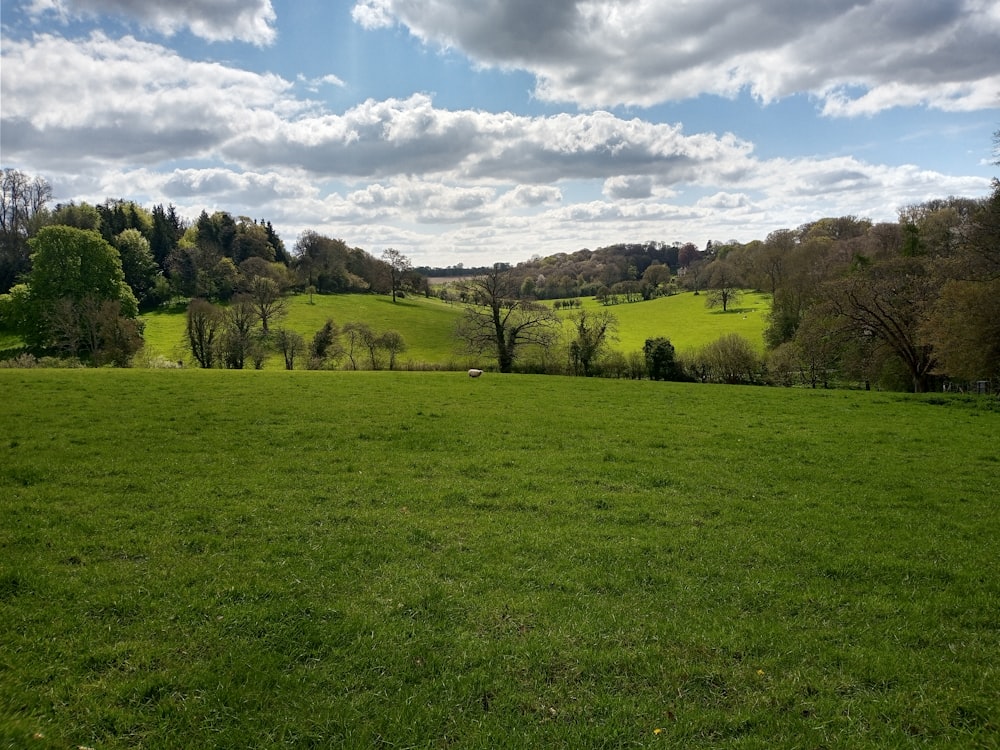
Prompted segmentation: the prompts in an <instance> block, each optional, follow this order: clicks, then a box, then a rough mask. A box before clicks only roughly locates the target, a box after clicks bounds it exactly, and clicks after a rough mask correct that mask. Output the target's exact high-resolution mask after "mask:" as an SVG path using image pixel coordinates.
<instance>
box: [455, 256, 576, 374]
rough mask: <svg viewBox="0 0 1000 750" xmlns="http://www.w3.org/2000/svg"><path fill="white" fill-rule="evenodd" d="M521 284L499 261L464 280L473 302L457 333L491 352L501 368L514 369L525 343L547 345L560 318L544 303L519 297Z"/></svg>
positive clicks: (475, 346) (479, 349)
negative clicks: (472, 277) (482, 271)
mask: <svg viewBox="0 0 1000 750" xmlns="http://www.w3.org/2000/svg"><path fill="white" fill-rule="evenodd" d="M518 287H519V285H518V284H517V281H516V279H514V277H513V275H512V274H511V272H510V268H509V266H507V265H506V264H502V263H498V264H496V265H494V266H493V268H491V269H489V270H488V271H487V272H486V273H484V274H483V275H482V276H478V277H476V278H474V279H472V280H470V281H468V282H466V284H465V292H466V294H467V297H468V299H470V300H471V304H470V305H469V306H468V307H466V309H465V312H464V313H463V315H462V318H461V320H460V321H459V323H458V327H457V329H456V335H457V336H458V338H459V339H460V340H461V341H463V342H464V343H465V345H466V346H467V348H468V349H469V350H470V351H473V352H487V351H488V352H491V353H493V354H494V355H495V356H496V358H497V365H498V366H499V369H500V372H511V371H512V370H513V366H514V361H515V359H516V357H517V356H518V354H519V351H520V349H521V348H522V347H524V346H526V345H531V344H535V345H538V346H542V347H548V346H549V345H550V344H551V343H552V341H553V338H554V336H555V334H556V332H557V331H558V329H559V327H560V320H559V318H558V317H557V316H556V315H555V313H554V312H552V310H550V309H549V308H548V307H545V306H543V305H539V304H537V303H534V302H528V301H526V300H519V299H517V298H516V290H517V288H518Z"/></svg>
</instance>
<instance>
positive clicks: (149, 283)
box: [114, 229, 162, 306]
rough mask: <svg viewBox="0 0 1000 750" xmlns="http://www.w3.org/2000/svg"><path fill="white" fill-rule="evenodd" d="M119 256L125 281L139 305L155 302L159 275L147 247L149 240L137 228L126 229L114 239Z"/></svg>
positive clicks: (158, 300) (156, 300)
mask: <svg viewBox="0 0 1000 750" xmlns="http://www.w3.org/2000/svg"><path fill="white" fill-rule="evenodd" d="M114 245H115V247H116V248H118V254H119V256H120V257H121V262H122V272H123V273H124V274H125V283H126V284H128V285H129V288H131V289H132V293H133V294H135V297H136V299H137V300H138V302H139V305H140V306H142V305H144V304H149V303H154V304H155V303H156V302H160V301H162V300H160V299H158V297H157V289H158V285H157V280H158V279H159V277H160V276H161V274H160V270H159V269H158V268H157V267H156V260H155V259H154V258H153V253H152V251H151V250H150V247H149V240H147V239H146V238H145V237H143V235H142V233H141V232H140V231H139V230H138V229H126V230H124V231H123V232H122V233H121V234H119V235H118V236H117V237H116V238H115V241H114Z"/></svg>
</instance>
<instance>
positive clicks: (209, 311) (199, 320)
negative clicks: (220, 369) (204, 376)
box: [186, 299, 222, 369]
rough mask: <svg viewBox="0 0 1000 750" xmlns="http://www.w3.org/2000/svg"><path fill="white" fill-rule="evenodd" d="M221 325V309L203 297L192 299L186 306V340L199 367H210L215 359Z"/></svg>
mask: <svg viewBox="0 0 1000 750" xmlns="http://www.w3.org/2000/svg"><path fill="white" fill-rule="evenodd" d="M221 326H222V310H220V309H219V308H218V307H216V306H215V305H213V304H212V303H211V302H209V301H208V300H205V299H193V300H191V302H190V303H189V304H188V307H187V328H186V332H187V341H188V348H189V349H190V350H191V355H192V356H193V357H194V358H195V361H197V362H198V365H199V366H200V367H203V368H205V369H210V368H212V367H214V366H215V361H216V338H217V336H218V335H219V329H220V328H221Z"/></svg>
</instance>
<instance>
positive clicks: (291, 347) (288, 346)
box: [274, 328, 306, 370]
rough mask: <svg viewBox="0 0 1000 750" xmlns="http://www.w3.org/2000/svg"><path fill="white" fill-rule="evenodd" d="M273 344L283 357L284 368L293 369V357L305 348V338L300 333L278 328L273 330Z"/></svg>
mask: <svg viewBox="0 0 1000 750" xmlns="http://www.w3.org/2000/svg"><path fill="white" fill-rule="evenodd" d="M274 345H275V346H276V347H277V349H278V351H279V352H281V356H282V357H284V358H285V369H286V370H293V369H295V358H296V357H298V356H299V355H300V354H301V353H302V352H304V351H305V349H306V340H305V339H304V338H302V335H301V334H300V333H297V332H295V331H290V330H288V329H287V328H279V329H278V330H276V331H275V332H274Z"/></svg>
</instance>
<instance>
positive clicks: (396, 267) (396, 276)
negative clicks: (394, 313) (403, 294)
mask: <svg viewBox="0 0 1000 750" xmlns="http://www.w3.org/2000/svg"><path fill="white" fill-rule="evenodd" d="M382 261H383V262H384V263H385V264H386V265H387V266H388V267H389V280H390V282H391V286H392V301H393V302H395V301H396V294H397V292H398V291H399V286H400V283H401V282H402V280H403V276H404V275H405V274H406V272H407V271H409V270H410V269H412V268H413V264H412V263H411V262H410V259H409V258H407V257H406V256H405V255H403V254H402V253H401V252H399V250H395V249H394V248H391V247H390V248H388V249H387V250H385V251H384V252H383V253H382Z"/></svg>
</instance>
